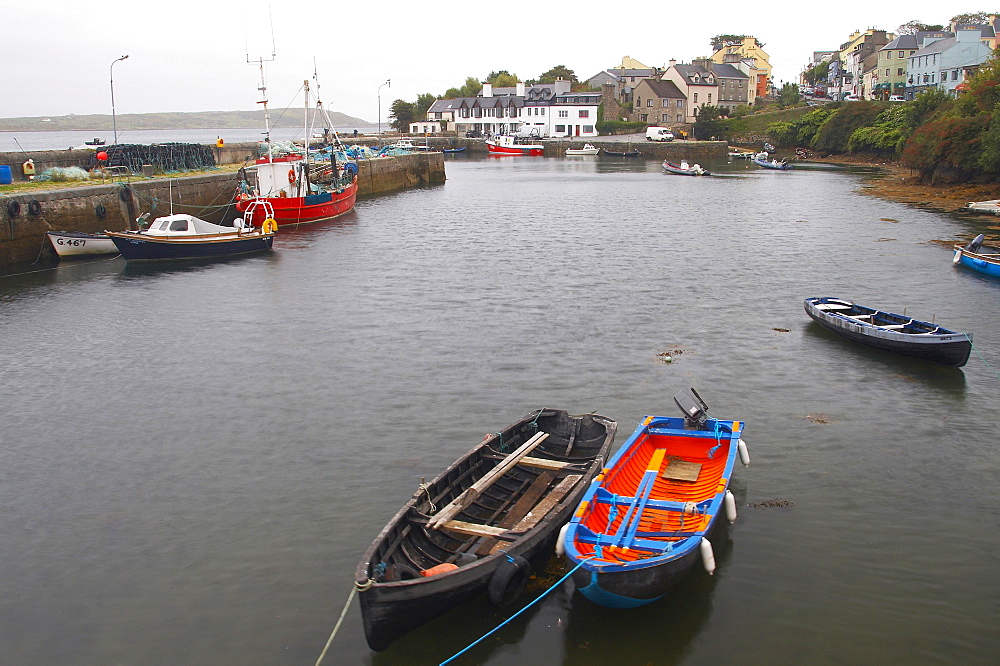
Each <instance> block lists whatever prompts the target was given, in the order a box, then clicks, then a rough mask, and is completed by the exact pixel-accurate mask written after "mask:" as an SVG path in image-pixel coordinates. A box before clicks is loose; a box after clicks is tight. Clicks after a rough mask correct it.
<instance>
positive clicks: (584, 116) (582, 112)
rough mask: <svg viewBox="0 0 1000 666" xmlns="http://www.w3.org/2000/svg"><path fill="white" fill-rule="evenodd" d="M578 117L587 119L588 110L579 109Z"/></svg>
mask: <svg viewBox="0 0 1000 666" xmlns="http://www.w3.org/2000/svg"><path fill="white" fill-rule="evenodd" d="M580 117H581V118H589V117H590V110H589V109H580Z"/></svg>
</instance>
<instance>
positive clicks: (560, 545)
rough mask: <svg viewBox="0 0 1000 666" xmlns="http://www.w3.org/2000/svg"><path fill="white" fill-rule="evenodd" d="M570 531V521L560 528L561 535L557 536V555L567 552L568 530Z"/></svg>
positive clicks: (560, 555)
mask: <svg viewBox="0 0 1000 666" xmlns="http://www.w3.org/2000/svg"><path fill="white" fill-rule="evenodd" d="M568 531H569V523H566V524H565V525H563V526H562V527H560V528H559V536H557V537H556V556H557V557H562V556H563V555H565V554H566V544H565V539H566V532H568Z"/></svg>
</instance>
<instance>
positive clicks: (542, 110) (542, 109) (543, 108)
mask: <svg viewBox="0 0 1000 666" xmlns="http://www.w3.org/2000/svg"><path fill="white" fill-rule="evenodd" d="M539 111H541V112H542V115H543V116H544V115H545V107H544V106H543V107H542V108H541V109H539Z"/></svg>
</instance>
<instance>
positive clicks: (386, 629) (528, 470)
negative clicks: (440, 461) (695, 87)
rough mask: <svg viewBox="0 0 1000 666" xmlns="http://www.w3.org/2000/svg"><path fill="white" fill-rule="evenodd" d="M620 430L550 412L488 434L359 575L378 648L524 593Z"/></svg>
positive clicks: (398, 521)
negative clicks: (460, 610) (484, 600)
mask: <svg viewBox="0 0 1000 666" xmlns="http://www.w3.org/2000/svg"><path fill="white" fill-rule="evenodd" d="M617 429H618V424H617V423H616V422H615V421H613V420H611V419H609V418H605V417H603V416H598V415H596V414H584V415H582V416H570V415H569V414H567V413H566V412H565V411H561V410H555V409H542V410H538V411H535V412H532V413H530V414H528V415H527V416H525V417H524V418H522V419H521V420H519V421H517V422H516V423H514V424H512V425H510V426H507V427H506V428H504V430H503V431H502V432H499V433H491V434H489V435H487V436H486V437H485V438H484V439H483V441H482V442H480V443H479V444H477V445H476V446H475V447H474V448H473V449H472V450H471V451H469V452H468V453H466V454H465V455H463V456H462V457H461V458H459V459H458V460H456V461H455V462H454V463H452V464H451V465H450V466H448V468H447V469H445V470H444V471H443V472H442V473H441V474H439V475H438V476H437V477H435V478H434V479H433V480H432V481H430V482H429V483H423V482H421V484H420V487H419V489H418V490H417V492H416V493H414V495H413V497H411V498H410V500H409V501H408V502H406V504H405V505H403V508H402V509H400V510H399V512H398V513H397V514H396V515H395V516H394V517H393V518H392V520H390V521H389V523H388V524H387V525H386V526H385V527H384V528H383V529H382V531H381V532H380V533H379V535H378V536H377V537H375V540H374V541H373V542H372V544H371V545H370V546H369V547H368V549H367V550H366V551H365V554H364V556H363V557H362V558H361V563H360V564H359V565H358V568H357V571H356V572H355V575H354V582H355V585H356V587H357V589H358V598H359V600H360V603H361V617H362V619H363V621H364V629H365V638H366V639H367V641H368V645H369V646H370V647H371V648H372V649H373V650H376V651H380V650H384V649H385V648H386V647H388V646H389V644H390V643H392V642H393V641H394V640H396V639H397V638H399V637H400V636H402V635H403V634H405V633H406V632H408V631H410V630H411V629H414V628H416V627H417V626H419V625H421V624H423V623H424V622H426V621H428V620H430V619H431V618H433V617H435V616H437V615H440V614H441V613H444V612H445V611H447V610H449V609H451V608H453V607H455V606H457V605H458V604H460V603H462V602H464V601H466V600H468V599H470V598H472V597H473V596H475V595H477V594H481V593H483V592H486V593H487V595H488V598H489V600H490V602H491V603H493V604H494V605H495V606H501V607H502V606H505V605H508V604H510V603H512V602H513V601H514V600H515V599H516V598H517V597H518V596H519V595H520V593H521V591H522V590H523V589H524V585H525V583H526V582H527V579H528V577H529V575H530V574H531V564H530V563H529V560H531V559H532V558H534V557H535V556H536V555H540V554H544V553H549V552H551V548H552V547H553V545H554V543H555V536H556V531H557V530H558V529H559V526H560V525H563V524H565V523H566V521H567V520H569V517H570V514H571V513H572V511H573V508H574V507H576V505H577V503H578V502H579V501H580V497H581V495H583V493H584V491H585V490H586V489H587V486H588V485H589V483H590V480H591V479H593V478H594V476H595V475H596V474H597V472H598V471H599V470H600V468H601V466H602V465H603V464H604V462H605V460H606V459H607V456H608V454H609V452H610V449H611V443H612V442H613V441H614V438H615V432H616V431H617Z"/></svg>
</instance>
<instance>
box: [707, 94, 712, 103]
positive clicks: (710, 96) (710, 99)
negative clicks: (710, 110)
mask: <svg viewBox="0 0 1000 666" xmlns="http://www.w3.org/2000/svg"><path fill="white" fill-rule="evenodd" d="M708 103H709V104H711V103H712V93H708Z"/></svg>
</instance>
